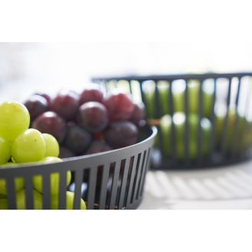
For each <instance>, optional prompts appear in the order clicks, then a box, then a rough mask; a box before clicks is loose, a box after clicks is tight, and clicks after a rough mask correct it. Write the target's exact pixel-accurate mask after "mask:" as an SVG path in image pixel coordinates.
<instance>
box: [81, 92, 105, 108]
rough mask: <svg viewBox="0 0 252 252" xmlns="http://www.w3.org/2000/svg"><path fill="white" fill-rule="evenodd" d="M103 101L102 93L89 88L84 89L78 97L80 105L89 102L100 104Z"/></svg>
mask: <svg viewBox="0 0 252 252" xmlns="http://www.w3.org/2000/svg"><path fill="white" fill-rule="evenodd" d="M102 100H103V93H102V91H100V90H99V89H95V88H91V89H85V90H83V91H82V93H81V95H80V104H81V105H82V104H83V103H86V102H90V101H96V102H100V103H101V102H102Z"/></svg>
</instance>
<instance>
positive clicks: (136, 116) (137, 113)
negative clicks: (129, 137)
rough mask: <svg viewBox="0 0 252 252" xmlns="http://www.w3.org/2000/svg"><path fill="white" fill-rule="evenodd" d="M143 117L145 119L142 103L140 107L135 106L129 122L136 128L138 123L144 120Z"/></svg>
mask: <svg viewBox="0 0 252 252" xmlns="http://www.w3.org/2000/svg"><path fill="white" fill-rule="evenodd" d="M144 117H145V106H144V104H143V103H141V104H140V105H138V104H135V107H134V110H133V112H132V115H131V117H130V119H129V120H130V121H131V122H133V123H134V124H135V125H137V126H138V125H139V124H140V122H141V121H142V120H144Z"/></svg>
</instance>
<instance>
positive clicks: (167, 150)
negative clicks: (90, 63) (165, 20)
mask: <svg viewBox="0 0 252 252" xmlns="http://www.w3.org/2000/svg"><path fill="white" fill-rule="evenodd" d="M92 82H95V83H98V84H99V85H101V86H102V87H103V88H104V89H105V90H107V91H109V90H113V89H114V88H122V89H123V90H124V91H127V92H128V93H129V94H131V95H132V97H133V99H134V100H135V101H136V102H143V103H144V104H145V107H146V118H147V120H148V122H149V124H150V125H156V126H157V127H158V138H157V139H156V141H155V149H154V151H153V152H152V153H153V155H152V158H151V168H152V169H188V168H203V167H215V166H221V165H227V164H232V163H237V162H241V161H244V160H246V159H248V158H251V146H252V123H251V122H252V113H251V112H252V73H251V72H243V73H241V72H240V73H205V74H174V75H152V76H137V75H136V76H118V77H95V78H93V79H92ZM193 86H197V87H198V89H197V91H196V92H195V93H193V92H194V91H193V88H192V87H193ZM181 89H182V92H180V91H181ZM194 90H195V89H194ZM195 104H196V105H195ZM221 111H224V113H223V114H222V115H220V112H221ZM176 112H182V113H183V116H184V119H185V120H184V125H183V127H184V128H183V129H182V130H181V128H178V127H177V126H176V125H175V119H174V118H175V117H174V115H175V113H176ZM191 114H194V117H195V115H196V117H197V118H198V119H197V122H196V123H195V122H191V121H190V120H191V118H192V116H191ZM164 115H168V117H167V118H168V119H169V118H171V120H170V119H169V120H170V122H171V124H170V126H169V127H170V131H169V134H168V133H164V130H163V128H161V123H160V122H161V120H160V119H161V118H162V117H163V116H164ZM177 118H178V117H177ZM202 119H204V120H202ZM192 121H193V120H192ZM195 121H196V120H195ZM206 122H207V123H208V124H210V125H211V129H210V132H208V133H206V134H205V133H204V130H203V129H204V127H203V126H204V124H206ZM193 127H194V128H193ZM182 131H183V132H182ZM166 132H167V131H166ZM178 138H180V139H178ZM206 153H207V154H206Z"/></svg>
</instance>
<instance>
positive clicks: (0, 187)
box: [0, 178, 25, 195]
mask: <svg viewBox="0 0 252 252" xmlns="http://www.w3.org/2000/svg"><path fill="white" fill-rule="evenodd" d="M24 185H25V182H24V179H23V178H15V191H16V192H17V191H20V190H21V189H23V188H24ZM0 194H2V195H6V194H7V189H6V181H5V179H0Z"/></svg>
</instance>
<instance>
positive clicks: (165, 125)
mask: <svg viewBox="0 0 252 252" xmlns="http://www.w3.org/2000/svg"><path fill="white" fill-rule="evenodd" d="M172 121H173V123H174V126H175V130H176V139H175V141H176V151H177V158H179V159H184V158H185V127H186V123H185V122H186V116H185V114H184V113H182V112H177V113H175V114H174V115H173V117H172V118H171V116H170V115H165V116H163V117H162V118H161V120H160V130H161V132H162V136H163V142H164V146H163V148H164V149H163V150H164V155H165V156H167V157H170V156H171V154H172V148H174V147H173V146H172V145H171V135H172V129H171V127H172ZM188 122H189V127H190V132H189V157H190V159H195V158H197V154H198V148H197V144H198V142H197V138H198V134H199V133H198V125H199V116H198V115H197V114H189V116H188ZM200 126H201V129H202V154H203V155H204V156H207V155H208V154H209V151H210V150H209V147H210V145H209V142H210V136H211V134H210V133H211V129H212V125H211V122H210V121H209V119H207V118H202V119H201V121H200Z"/></svg>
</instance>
